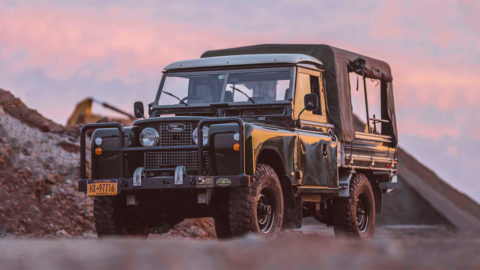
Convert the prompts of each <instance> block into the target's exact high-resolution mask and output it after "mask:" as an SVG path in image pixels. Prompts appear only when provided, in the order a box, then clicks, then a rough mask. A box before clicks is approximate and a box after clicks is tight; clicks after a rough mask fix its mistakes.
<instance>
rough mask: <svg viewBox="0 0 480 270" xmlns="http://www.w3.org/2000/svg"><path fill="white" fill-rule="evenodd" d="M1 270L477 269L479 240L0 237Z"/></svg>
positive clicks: (454, 236)
mask: <svg viewBox="0 0 480 270" xmlns="http://www.w3.org/2000/svg"><path fill="white" fill-rule="evenodd" d="M0 250H1V251H2V252H1V253H0V269H52V270H54V269H72V270H75V269H320V268H322V269H347V268H353V269H386V268H388V269H399V268H402V269H403V268H409V269H454V268H455V269H458V268H463V269H479V268H480V257H478V256H477V254H478V253H479V252H480V235H479V234H478V233H476V234H473V233H469V234H466V233H455V232H452V231H450V230H449V229H448V228H444V227H432V226H390V227H381V228H378V230H377V233H376V236H375V238H374V239H373V240H372V241H368V242H362V241H353V240H348V239H337V238H335V237H334V236H333V234H332V232H331V230H330V229H327V228H326V227H322V226H317V225H313V224H311V225H307V226H305V228H304V229H302V230H293V231H287V232H284V233H283V234H282V235H280V236H279V237H277V238H275V239H268V240H265V239H261V238H259V237H257V236H254V235H247V236H245V237H243V238H238V239H233V240H228V241H219V240H193V239H186V238H183V239H182V238H176V237H171V236H168V235H157V236H155V235H154V236H150V237H149V238H148V239H141V238H110V239H95V236H94V235H85V236H84V237H76V238H70V239H65V238H63V239H61V238H56V239H28V238H4V239H2V240H0Z"/></svg>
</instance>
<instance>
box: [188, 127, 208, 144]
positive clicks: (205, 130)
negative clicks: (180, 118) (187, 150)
mask: <svg viewBox="0 0 480 270" xmlns="http://www.w3.org/2000/svg"><path fill="white" fill-rule="evenodd" d="M202 129H203V141H202V142H203V146H206V145H208V130H209V128H208V126H203V127H202ZM192 138H193V141H194V142H195V144H196V145H198V128H195V129H194V130H193V133H192Z"/></svg>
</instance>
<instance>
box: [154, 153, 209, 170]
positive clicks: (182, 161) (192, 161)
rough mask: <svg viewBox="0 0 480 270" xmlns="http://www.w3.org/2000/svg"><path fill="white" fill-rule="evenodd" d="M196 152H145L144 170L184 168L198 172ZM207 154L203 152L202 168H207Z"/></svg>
mask: <svg viewBox="0 0 480 270" xmlns="http://www.w3.org/2000/svg"><path fill="white" fill-rule="evenodd" d="M197 153H198V152H197V151H195V150H193V151H192V150H185V151H163V152H146V153H145V169H147V170H151V169H159V168H169V167H176V166H185V168H186V169H187V171H198V163H197V160H198V159H197ZM207 155H208V152H207V151H203V166H204V168H208V156H207Z"/></svg>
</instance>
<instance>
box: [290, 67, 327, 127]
mask: <svg viewBox="0 0 480 270" xmlns="http://www.w3.org/2000/svg"><path fill="white" fill-rule="evenodd" d="M312 73H313V72H312ZM317 74H318V73H317ZM306 94H316V95H317V96H318V100H319V108H318V109H317V110H315V111H304V112H303V114H302V118H303V119H311V120H317V121H318V120H320V118H318V117H322V118H324V117H325V115H324V113H323V112H324V106H325V102H324V100H323V89H322V84H321V81H320V77H319V76H318V75H313V74H307V73H303V72H299V73H298V75H297V89H296V94H295V100H296V101H295V104H296V105H295V107H296V111H297V115H298V113H299V112H300V111H301V110H302V109H303V108H305V104H304V97H305V95H306Z"/></svg>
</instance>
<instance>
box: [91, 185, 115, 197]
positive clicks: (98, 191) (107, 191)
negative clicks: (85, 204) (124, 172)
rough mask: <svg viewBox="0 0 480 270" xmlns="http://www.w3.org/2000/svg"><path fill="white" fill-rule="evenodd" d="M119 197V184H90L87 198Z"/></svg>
mask: <svg viewBox="0 0 480 270" xmlns="http://www.w3.org/2000/svg"><path fill="white" fill-rule="evenodd" d="M113 195H117V183H112V182H100V183H99V182H97V183H91V184H88V187H87V196H113Z"/></svg>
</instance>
